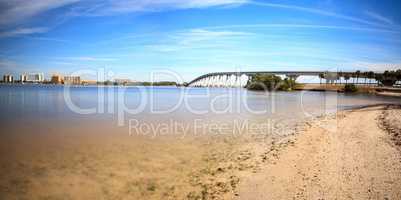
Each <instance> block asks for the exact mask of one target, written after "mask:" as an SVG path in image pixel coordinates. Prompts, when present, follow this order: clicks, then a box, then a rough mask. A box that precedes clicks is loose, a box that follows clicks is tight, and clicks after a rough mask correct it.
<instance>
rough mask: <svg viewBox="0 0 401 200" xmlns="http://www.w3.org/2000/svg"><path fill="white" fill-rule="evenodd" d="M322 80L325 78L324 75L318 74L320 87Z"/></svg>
mask: <svg viewBox="0 0 401 200" xmlns="http://www.w3.org/2000/svg"><path fill="white" fill-rule="evenodd" d="M324 78H325V75H324V73H320V74H319V79H320V85H321V84H322V79H324Z"/></svg>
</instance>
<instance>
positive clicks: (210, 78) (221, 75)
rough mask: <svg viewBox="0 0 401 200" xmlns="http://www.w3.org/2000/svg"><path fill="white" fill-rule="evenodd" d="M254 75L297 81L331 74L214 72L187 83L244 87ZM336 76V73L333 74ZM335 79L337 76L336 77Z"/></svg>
mask: <svg viewBox="0 0 401 200" xmlns="http://www.w3.org/2000/svg"><path fill="white" fill-rule="evenodd" d="M256 74H272V75H283V76H286V77H289V78H293V79H297V78H298V77H299V76H317V77H318V76H319V75H320V74H325V75H326V77H327V74H333V73H332V72H324V71H251V72H214V73H208V74H205V75H202V76H199V77H198V78H196V79H194V80H193V81H191V82H190V83H188V86H189V87H245V86H246V84H247V83H248V80H249V79H250V78H251V77H252V76H253V75H256ZM335 74H337V73H335ZM336 77H337V75H336Z"/></svg>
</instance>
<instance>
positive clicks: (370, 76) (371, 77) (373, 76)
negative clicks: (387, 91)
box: [368, 71, 375, 82]
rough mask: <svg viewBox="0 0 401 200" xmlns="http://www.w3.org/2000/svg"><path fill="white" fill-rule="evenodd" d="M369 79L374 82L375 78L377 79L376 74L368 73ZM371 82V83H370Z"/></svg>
mask: <svg viewBox="0 0 401 200" xmlns="http://www.w3.org/2000/svg"><path fill="white" fill-rule="evenodd" d="M368 78H369V79H370V80H372V79H373V78H375V73H374V72H372V71H370V72H368ZM369 82H370V81H369Z"/></svg>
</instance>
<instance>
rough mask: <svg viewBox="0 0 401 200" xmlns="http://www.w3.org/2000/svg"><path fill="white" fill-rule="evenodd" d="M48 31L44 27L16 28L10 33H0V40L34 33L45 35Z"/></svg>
mask: <svg viewBox="0 0 401 200" xmlns="http://www.w3.org/2000/svg"><path fill="white" fill-rule="evenodd" d="M48 30H49V29H48V28H45V27H31V28H17V29H14V30H10V31H4V32H0V38H4V37H15V36H20V35H30V34H35V33H45V32H47V31H48Z"/></svg>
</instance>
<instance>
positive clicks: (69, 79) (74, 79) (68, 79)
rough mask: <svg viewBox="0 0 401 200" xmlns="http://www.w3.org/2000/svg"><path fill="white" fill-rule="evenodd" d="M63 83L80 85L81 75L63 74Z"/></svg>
mask: <svg viewBox="0 0 401 200" xmlns="http://www.w3.org/2000/svg"><path fill="white" fill-rule="evenodd" d="M64 84H67V85H80V84H81V77H79V76H64Z"/></svg>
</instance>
